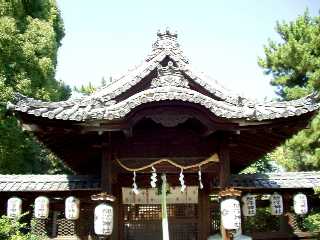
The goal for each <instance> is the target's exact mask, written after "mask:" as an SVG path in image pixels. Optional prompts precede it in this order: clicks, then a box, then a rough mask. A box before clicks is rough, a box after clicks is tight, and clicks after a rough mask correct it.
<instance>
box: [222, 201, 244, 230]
mask: <svg viewBox="0 0 320 240" xmlns="http://www.w3.org/2000/svg"><path fill="white" fill-rule="evenodd" d="M220 209H221V221H222V225H223V227H224V228H225V229H227V230H234V229H239V228H240V227H241V209H240V203H239V201H238V200H236V199H231V198H230V199H225V200H223V201H222V202H221V206H220Z"/></svg>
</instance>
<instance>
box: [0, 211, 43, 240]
mask: <svg viewBox="0 0 320 240" xmlns="http://www.w3.org/2000/svg"><path fill="white" fill-rule="evenodd" d="M24 215H26V214H24ZM24 215H23V216H24ZM20 221H21V219H17V220H16V219H10V218H8V217H7V216H4V215H3V216H1V217H0V240H38V239H40V238H39V237H37V236H35V235H33V234H31V233H24V232H26V231H28V230H29V229H28V227H27V224H26V223H21V222H20Z"/></svg>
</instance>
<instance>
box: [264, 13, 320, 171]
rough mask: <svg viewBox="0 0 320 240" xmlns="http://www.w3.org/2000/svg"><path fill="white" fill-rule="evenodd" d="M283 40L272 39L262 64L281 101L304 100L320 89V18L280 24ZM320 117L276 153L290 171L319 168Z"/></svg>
mask: <svg viewBox="0 0 320 240" xmlns="http://www.w3.org/2000/svg"><path fill="white" fill-rule="evenodd" d="M276 31H277V32H278V33H279V36H280V38H281V41H279V42H276V41H272V40H269V42H268V44H267V45H266V46H265V47H264V52H265V56H264V57H263V58H260V59H259V65H260V66H261V67H262V68H263V69H264V71H265V73H266V74H269V75H272V76H273V80H272V81H271V84H272V85H273V86H276V93H277V94H278V96H279V98H280V100H291V99H297V98H300V97H303V96H305V95H307V94H310V93H312V92H313V91H319V89H320V16H315V17H312V16H310V14H309V12H308V11H307V10H306V11H305V13H304V14H303V15H301V16H298V18H297V19H296V20H294V21H291V22H277V24H276ZM319 130H320V116H319V115H318V116H316V117H315V118H314V120H313V121H312V122H311V124H310V128H309V129H306V130H303V131H301V132H299V133H298V134H297V135H296V136H294V137H293V138H291V139H289V140H288V141H286V143H285V144H283V145H282V146H281V147H280V148H278V149H277V150H276V151H275V152H274V153H273V159H274V160H276V161H278V162H279V163H280V164H282V165H283V166H284V167H286V169H288V170H292V171H293V170H317V169H320V144H319V143H320V131H319Z"/></svg>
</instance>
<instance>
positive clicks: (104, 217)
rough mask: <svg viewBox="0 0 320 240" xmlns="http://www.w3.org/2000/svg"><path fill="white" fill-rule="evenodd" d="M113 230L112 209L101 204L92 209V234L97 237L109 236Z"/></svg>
mask: <svg viewBox="0 0 320 240" xmlns="http://www.w3.org/2000/svg"><path fill="white" fill-rule="evenodd" d="M112 230H113V208H112V206H110V205H108V204H106V203H101V204H99V205H98V206H96V208H95V209H94V232H95V233H96V234H98V235H104V236H110V235H111V234H112Z"/></svg>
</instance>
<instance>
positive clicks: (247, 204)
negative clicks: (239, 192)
mask: <svg viewBox="0 0 320 240" xmlns="http://www.w3.org/2000/svg"><path fill="white" fill-rule="evenodd" d="M241 200H242V203H243V205H242V213H243V215H244V216H245V217H251V216H254V215H256V197H255V196H254V195H252V194H250V193H249V194H247V195H245V196H243V197H242V198H241Z"/></svg>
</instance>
